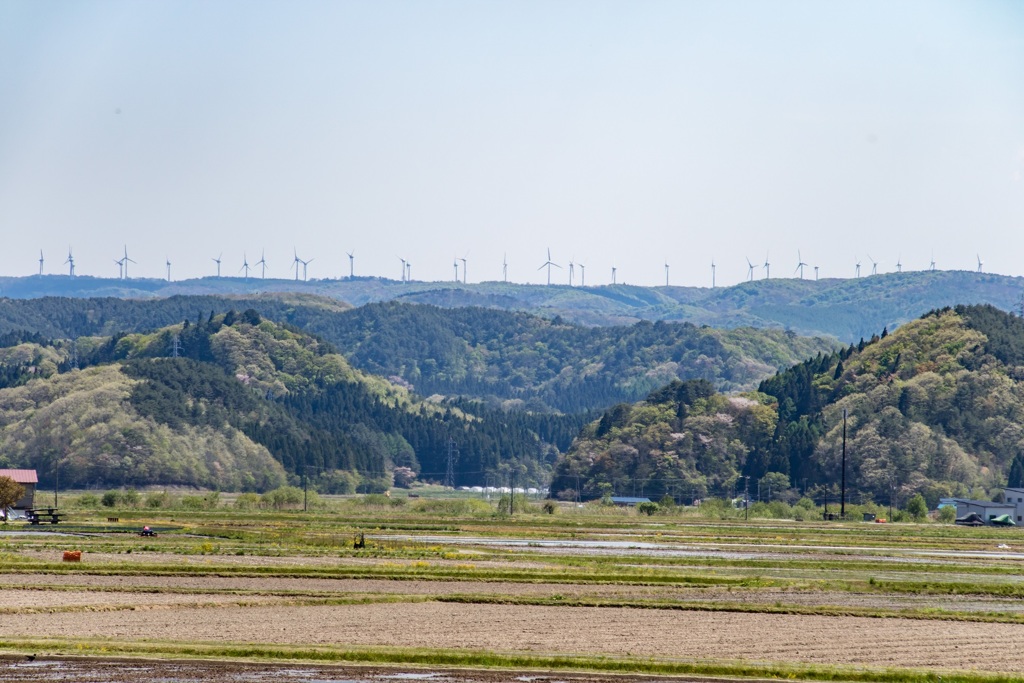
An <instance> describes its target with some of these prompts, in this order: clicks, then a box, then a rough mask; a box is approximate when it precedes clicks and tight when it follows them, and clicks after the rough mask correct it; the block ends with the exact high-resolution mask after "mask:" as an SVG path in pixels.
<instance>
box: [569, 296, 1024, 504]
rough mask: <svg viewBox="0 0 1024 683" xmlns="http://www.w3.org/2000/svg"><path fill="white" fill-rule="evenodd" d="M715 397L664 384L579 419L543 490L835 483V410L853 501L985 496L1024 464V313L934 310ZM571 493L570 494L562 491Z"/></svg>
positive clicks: (830, 486) (703, 490)
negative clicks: (746, 390)
mask: <svg viewBox="0 0 1024 683" xmlns="http://www.w3.org/2000/svg"><path fill="white" fill-rule="evenodd" d="M882 332H883V333H882V334H880V335H876V336H874V337H872V338H871V339H870V340H868V341H866V342H863V343H860V344H858V345H856V346H851V347H849V348H846V349H843V350H842V351H840V352H837V353H833V354H828V355H818V356H816V357H814V358H812V359H810V360H808V361H806V362H804V363H801V364H799V365H797V366H795V367H793V368H791V369H789V370H787V371H785V372H782V373H779V374H778V375H777V376H775V377H773V378H771V379H768V380H766V381H765V382H763V383H762V384H761V386H760V391H759V392H754V393H750V394H747V395H743V396H733V397H726V396H723V395H721V394H717V393H716V392H714V390H713V388H712V387H710V386H709V385H707V384H699V383H692V382H691V383H682V384H681V383H675V384H672V385H669V386H668V387H666V388H664V389H662V390H659V391H656V392H653V393H652V394H651V395H650V396H649V397H648V399H647V400H646V401H645V402H641V403H638V404H635V405H620V406H617V407H615V408H613V409H612V410H610V411H608V412H607V413H605V415H604V416H603V417H602V418H601V419H600V420H599V421H597V422H595V423H593V424H592V425H590V426H588V427H587V428H586V429H585V430H584V431H583V432H582V434H581V436H580V438H579V439H578V440H577V442H576V443H575V444H574V446H573V448H572V449H571V450H570V451H569V453H568V454H567V455H566V456H565V458H564V459H563V460H562V461H560V463H559V465H558V466H557V468H556V477H555V481H554V483H553V485H552V488H553V490H554V491H567V490H570V489H577V488H582V489H583V492H584V494H585V495H591V496H592V495H599V494H600V493H601V491H602V485H605V486H607V487H614V488H615V489H616V490H617V492H619V493H624V492H632V491H643V492H644V494H645V495H650V494H654V495H661V494H662V493H664V492H666V491H668V492H670V493H674V492H680V491H681V492H684V493H690V494H695V495H698V496H699V495H704V494H707V493H713V494H716V495H719V494H722V493H726V492H729V491H730V490H733V487H734V485H735V483H736V478H737V477H738V476H740V475H747V476H750V477H751V478H752V479H751V481H752V482H754V483H755V484H756V482H757V481H758V480H759V479H762V478H764V479H765V480H766V481H770V482H773V484H774V486H775V490H776V492H778V491H779V489H780V486H781V484H780V482H782V481H785V482H788V483H789V484H793V485H796V486H798V487H799V488H800V489H801V490H805V489H806V490H810V491H811V492H812V493H813V492H815V491H817V492H818V493H819V494H821V493H823V492H824V491H825V490H831V491H835V490H836V486H837V485H838V482H839V479H840V460H841V450H842V429H843V419H842V415H843V410H844V409H845V410H846V411H847V413H848V418H847V457H848V469H847V485H848V488H849V490H850V495H851V496H852V498H851V500H860V499H861V497H864V498H865V499H867V498H870V499H873V500H875V501H876V502H880V503H887V502H889V500H890V497H891V496H895V497H897V498H898V499H900V500H906V497H907V496H909V495H911V494H913V493H916V492H920V493H922V494H924V496H925V498H926V499H927V500H928V502H929V503H930V504H932V505H935V503H936V502H937V500H938V498H940V497H942V496H948V495H975V496H985V495H986V493H987V492H990V491H991V490H992V489H994V488H995V487H998V486H1002V485H1005V484H1006V481H1007V477H1008V475H1009V472H1010V469H1011V466H1012V465H1013V463H1014V461H1015V460H1016V461H1018V465H1017V467H1018V468H1021V467H1022V466H1024V430H1022V429H1021V424H1024V320H1022V319H1021V318H1019V317H1016V316H1013V315H1010V314H1007V313H1004V312H1002V311H999V310H997V309H995V308H993V307H990V306H962V307H956V308H954V309H943V310H939V311H934V312H931V313H929V314H927V315H925V316H924V317H922V318H920V319H918V320H915V321H913V322H910V323H908V324H906V325H904V326H902V327H900V328H899V329H898V330H896V331H895V332H893V333H892V334H887V333H886V331H885V330H883V331H882ZM573 495H575V491H573Z"/></svg>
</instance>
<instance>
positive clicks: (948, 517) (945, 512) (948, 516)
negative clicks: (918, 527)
mask: <svg viewBox="0 0 1024 683" xmlns="http://www.w3.org/2000/svg"><path fill="white" fill-rule="evenodd" d="M939 521H940V522H942V523H943V524H952V523H953V522H955V521H956V508H955V507H953V506H952V505H946V506H945V507H941V508H939Z"/></svg>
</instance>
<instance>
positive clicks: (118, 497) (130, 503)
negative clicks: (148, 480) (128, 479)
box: [100, 489, 139, 508]
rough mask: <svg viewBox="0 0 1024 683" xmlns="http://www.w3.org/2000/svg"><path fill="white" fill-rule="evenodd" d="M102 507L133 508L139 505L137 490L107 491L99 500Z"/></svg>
mask: <svg viewBox="0 0 1024 683" xmlns="http://www.w3.org/2000/svg"><path fill="white" fill-rule="evenodd" d="M100 502H101V503H102V504H103V507H108V508H113V507H120V508H134V507H138V506H139V492H138V491H136V490H135V489H125V490H121V491H116V490H112V491H107V492H106V493H104V494H103V498H102V499H101V501H100Z"/></svg>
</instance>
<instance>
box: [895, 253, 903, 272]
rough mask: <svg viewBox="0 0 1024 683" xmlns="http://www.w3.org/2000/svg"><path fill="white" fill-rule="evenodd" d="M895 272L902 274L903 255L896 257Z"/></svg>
mask: <svg viewBox="0 0 1024 683" xmlns="http://www.w3.org/2000/svg"><path fill="white" fill-rule="evenodd" d="M896 272H897V273H902V272H903V254H900V255H899V256H898V257H896Z"/></svg>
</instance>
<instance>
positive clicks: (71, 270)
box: [64, 247, 75, 277]
mask: <svg viewBox="0 0 1024 683" xmlns="http://www.w3.org/2000/svg"><path fill="white" fill-rule="evenodd" d="M64 265H66V266H68V275H69V276H70V277H74V276H75V257H74V256H72V255H71V247H68V260H67V261H65V262H64Z"/></svg>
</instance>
